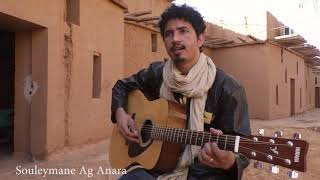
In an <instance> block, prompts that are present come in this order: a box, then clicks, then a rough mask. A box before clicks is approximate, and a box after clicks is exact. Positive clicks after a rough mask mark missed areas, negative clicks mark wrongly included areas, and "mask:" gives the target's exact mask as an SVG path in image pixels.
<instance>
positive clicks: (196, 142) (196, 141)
mask: <svg viewBox="0 0 320 180" xmlns="http://www.w3.org/2000/svg"><path fill="white" fill-rule="evenodd" d="M194 144H195V145H197V144H198V132H197V135H196V140H195V142H194Z"/></svg>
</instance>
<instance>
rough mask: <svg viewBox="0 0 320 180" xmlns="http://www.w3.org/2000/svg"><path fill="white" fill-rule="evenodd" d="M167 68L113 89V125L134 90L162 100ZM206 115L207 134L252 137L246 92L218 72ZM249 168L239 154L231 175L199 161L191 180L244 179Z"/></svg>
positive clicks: (150, 70)
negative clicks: (211, 132)
mask: <svg viewBox="0 0 320 180" xmlns="http://www.w3.org/2000/svg"><path fill="white" fill-rule="evenodd" d="M163 67H164V62H155V63H152V64H150V66H149V67H148V68H146V69H142V70H141V71H139V72H138V73H136V74H134V75H132V76H130V77H128V78H125V79H122V80H119V81H117V83H116V84H115V85H114V87H113V89H112V105H111V112H112V115H111V116H112V117H111V120H112V122H113V123H115V122H116V119H115V111H116V109H117V108H119V107H123V108H124V109H126V108H127V104H128V94H129V92H131V91H132V90H136V89H139V90H140V91H142V92H143V94H144V95H145V96H146V97H147V99H148V100H156V99H159V96H160V88H161V85H162V82H163V77H162V72H163ZM180 97H181V95H179V94H175V98H176V99H177V101H178V102H179V101H180V100H179V98H180ZM187 107H188V103H187ZM205 112H206V113H207V114H210V115H211V116H210V117H211V118H210V119H209V121H206V122H205V124H204V129H205V130H206V131H209V128H210V127H213V128H215V129H220V130H221V131H222V132H223V133H224V134H230V135H240V136H247V135H250V123H249V116H248V105H247V98H246V95H245V90H244V88H243V87H242V86H241V85H240V83H239V82H238V81H236V80H235V79H234V78H232V77H231V76H230V75H227V74H226V73H224V72H223V71H222V70H220V69H218V68H217V72H216V77H215V80H214V83H213V85H212V87H211V88H210V89H209V91H208V96H207V100H206V106H205ZM248 164H249V160H248V159H247V158H246V157H245V156H243V155H242V154H240V153H236V162H235V164H234V166H233V167H232V168H231V169H230V170H228V171H226V170H222V169H217V168H211V167H208V166H206V165H203V164H201V163H200V162H199V161H198V160H197V159H196V160H195V162H194V164H192V165H191V166H190V167H189V175H188V179H193V178H194V179H241V177H242V174H243V170H244V168H246V167H247V166H248ZM207 177H209V178H207Z"/></svg>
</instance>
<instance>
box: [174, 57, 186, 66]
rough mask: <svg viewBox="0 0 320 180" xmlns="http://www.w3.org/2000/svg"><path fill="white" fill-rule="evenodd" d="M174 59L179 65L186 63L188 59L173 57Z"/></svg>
mask: <svg viewBox="0 0 320 180" xmlns="http://www.w3.org/2000/svg"><path fill="white" fill-rule="evenodd" d="M172 60H173V63H174V64H175V65H179V64H182V63H184V62H185V60H186V59H185V58H182V57H176V58H173V59H172Z"/></svg>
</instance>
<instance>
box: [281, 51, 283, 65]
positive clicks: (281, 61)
mask: <svg viewBox="0 0 320 180" xmlns="http://www.w3.org/2000/svg"><path fill="white" fill-rule="evenodd" d="M281 63H283V48H281Z"/></svg>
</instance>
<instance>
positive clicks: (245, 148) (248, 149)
mask: <svg viewBox="0 0 320 180" xmlns="http://www.w3.org/2000/svg"><path fill="white" fill-rule="evenodd" d="M177 139H178V138H177ZM227 144H228V145H230V143H227ZM231 145H233V143H232V144H231ZM272 145H276V144H272ZM239 148H243V149H244V150H245V151H251V152H256V153H259V154H263V155H269V154H268V153H265V152H262V151H258V150H255V149H251V148H248V147H244V146H242V145H239ZM272 157H273V158H277V159H280V160H285V158H281V157H279V156H272ZM268 162H269V161H268ZM269 163H272V162H269Z"/></svg>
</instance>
